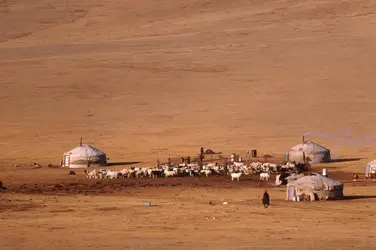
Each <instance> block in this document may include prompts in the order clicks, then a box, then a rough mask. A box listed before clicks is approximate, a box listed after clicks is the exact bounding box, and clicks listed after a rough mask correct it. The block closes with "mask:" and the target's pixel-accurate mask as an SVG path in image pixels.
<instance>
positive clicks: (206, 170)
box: [84, 162, 297, 181]
mask: <svg viewBox="0 0 376 250" xmlns="http://www.w3.org/2000/svg"><path fill="white" fill-rule="evenodd" d="M84 172H85V175H86V178H89V179H104V178H108V179H117V178H141V177H148V178H158V177H165V178H167V177H184V176H192V177H193V176H206V177H208V176H211V175H226V174H227V175H229V176H230V177H231V180H232V181H234V180H237V181H239V179H240V177H241V176H243V175H249V174H259V175H260V180H268V179H269V177H270V174H271V173H280V172H284V173H293V172H297V165H296V164H295V163H293V162H287V163H285V164H283V165H279V164H274V163H262V162H251V163H249V164H246V163H244V162H232V163H231V164H230V165H228V166H227V167H226V166H225V165H219V164H218V163H207V164H205V165H203V166H202V167H200V165H199V164H196V163H190V164H186V163H183V164H179V165H168V164H163V165H161V166H160V167H159V168H157V167H156V168H149V167H133V168H124V169H122V170H110V169H100V170H95V169H94V170H91V171H88V170H84Z"/></svg>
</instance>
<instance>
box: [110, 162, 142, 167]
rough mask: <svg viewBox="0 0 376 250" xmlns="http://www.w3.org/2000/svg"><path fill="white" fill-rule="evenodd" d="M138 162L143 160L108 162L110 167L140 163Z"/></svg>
mask: <svg viewBox="0 0 376 250" xmlns="http://www.w3.org/2000/svg"><path fill="white" fill-rule="evenodd" d="M138 163H141V162H140V161H123V162H109V163H107V166H108V167H112V166H125V165H134V164H138Z"/></svg>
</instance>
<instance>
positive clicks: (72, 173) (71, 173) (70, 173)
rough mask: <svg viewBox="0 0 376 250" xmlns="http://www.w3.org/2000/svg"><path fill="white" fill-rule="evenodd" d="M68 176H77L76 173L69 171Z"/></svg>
mask: <svg viewBox="0 0 376 250" xmlns="http://www.w3.org/2000/svg"><path fill="white" fill-rule="evenodd" d="M68 175H76V172H74V171H69V174H68Z"/></svg>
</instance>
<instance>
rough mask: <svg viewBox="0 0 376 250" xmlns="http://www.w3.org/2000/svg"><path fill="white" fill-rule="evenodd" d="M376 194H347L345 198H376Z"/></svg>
mask: <svg viewBox="0 0 376 250" xmlns="http://www.w3.org/2000/svg"><path fill="white" fill-rule="evenodd" d="M375 198H376V195H347V196H345V197H344V198H343V199H344V200H359V199H375Z"/></svg>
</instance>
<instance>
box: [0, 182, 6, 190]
mask: <svg viewBox="0 0 376 250" xmlns="http://www.w3.org/2000/svg"><path fill="white" fill-rule="evenodd" d="M5 189H6V188H5V187H4V184H3V182H2V181H0V191H1V190H5Z"/></svg>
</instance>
